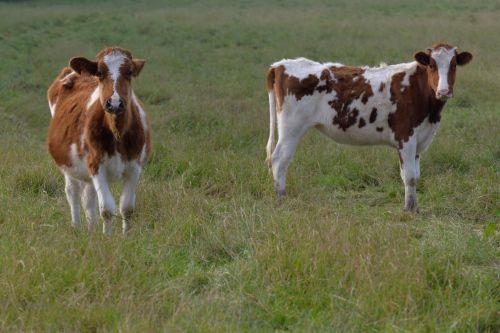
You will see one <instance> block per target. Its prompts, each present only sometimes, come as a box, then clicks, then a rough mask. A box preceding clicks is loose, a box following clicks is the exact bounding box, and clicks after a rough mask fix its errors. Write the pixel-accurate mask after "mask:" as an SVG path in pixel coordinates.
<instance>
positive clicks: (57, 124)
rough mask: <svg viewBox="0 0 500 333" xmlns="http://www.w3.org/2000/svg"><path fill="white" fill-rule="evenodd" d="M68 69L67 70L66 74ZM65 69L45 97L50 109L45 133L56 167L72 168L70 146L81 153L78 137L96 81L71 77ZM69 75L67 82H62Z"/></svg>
mask: <svg viewBox="0 0 500 333" xmlns="http://www.w3.org/2000/svg"><path fill="white" fill-rule="evenodd" d="M68 70H69V71H68ZM71 72H72V71H71V69H69V68H64V69H63V70H62V71H61V73H60V74H59V75H58V76H57V78H56V79H55V80H54V82H53V83H52V85H51V86H50V88H49V90H48V92H47V95H48V99H49V105H50V106H51V109H53V115H52V121H51V123H50V127H49V133H48V142H47V143H48V149H49V152H50V154H51V155H52V157H53V158H54V160H55V162H56V163H57V165H59V166H71V158H70V146H71V144H73V143H74V144H76V145H75V147H76V149H77V153H78V154H82V152H81V148H82V147H81V136H82V134H83V128H84V125H85V119H86V115H87V103H88V101H89V99H90V97H91V95H92V93H93V92H94V90H95V89H96V88H97V80H96V78H94V77H92V76H89V75H77V74H71ZM68 75H71V76H72V77H70V78H69V79H70V81H69V82H68V81H67V80H64V79H65V78H67V76H68Z"/></svg>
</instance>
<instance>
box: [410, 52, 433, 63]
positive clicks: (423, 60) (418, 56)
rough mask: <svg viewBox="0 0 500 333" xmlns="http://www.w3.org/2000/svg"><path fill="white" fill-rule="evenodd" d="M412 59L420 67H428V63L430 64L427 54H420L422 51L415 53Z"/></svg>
mask: <svg viewBox="0 0 500 333" xmlns="http://www.w3.org/2000/svg"><path fill="white" fill-rule="evenodd" d="M413 58H415V60H416V61H417V62H418V63H419V64H420V65H423V66H428V65H429V63H430V62H431V57H430V56H429V55H428V54H427V53H425V52H422V51H420V52H417V53H415V55H414V56H413Z"/></svg>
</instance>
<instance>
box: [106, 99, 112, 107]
mask: <svg viewBox="0 0 500 333" xmlns="http://www.w3.org/2000/svg"><path fill="white" fill-rule="evenodd" d="M106 109H108V110H110V109H111V100H110V99H108V100H107V101H106Z"/></svg>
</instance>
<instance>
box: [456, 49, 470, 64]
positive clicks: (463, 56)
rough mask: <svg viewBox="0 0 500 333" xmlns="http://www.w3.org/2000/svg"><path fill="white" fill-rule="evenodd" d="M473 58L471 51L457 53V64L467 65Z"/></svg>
mask: <svg viewBox="0 0 500 333" xmlns="http://www.w3.org/2000/svg"><path fill="white" fill-rule="evenodd" d="M471 60H472V54H470V53H469V52H460V53H459V54H457V64H458V65H460V66H463V65H467V64H468V63H469V62H470V61H471Z"/></svg>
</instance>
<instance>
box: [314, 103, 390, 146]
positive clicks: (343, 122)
mask: <svg viewBox="0 0 500 333" xmlns="http://www.w3.org/2000/svg"><path fill="white" fill-rule="evenodd" d="M372 109H373V106H371V105H366V106H365V107H362V108H361V107H359V108H357V110H358V114H357V115H356V116H355V117H352V113H351V112H352V111H350V114H349V115H348V116H347V117H346V116H343V117H342V116H341V115H339V114H338V113H337V112H336V111H335V110H333V109H332V108H331V107H329V106H325V105H324V104H323V105H322V106H321V107H320V109H319V110H318V111H319V112H318V114H319V115H320V117H319V119H318V120H319V121H318V122H317V123H316V128H317V129H318V130H319V131H321V132H322V133H323V134H325V135H326V136H328V137H329V138H331V139H333V140H334V141H336V142H338V143H342V144H349V145H390V146H394V147H395V146H396V142H395V141H394V134H393V132H392V130H391V128H390V127H389V124H388V122H387V116H385V115H386V114H387V112H382V111H381V110H383V108H382V107H381V106H380V105H378V107H377V109H378V114H377V117H376V118H375V119H374V120H373V121H372V122H370V114H371V112H372Z"/></svg>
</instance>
